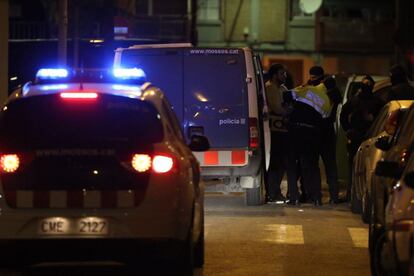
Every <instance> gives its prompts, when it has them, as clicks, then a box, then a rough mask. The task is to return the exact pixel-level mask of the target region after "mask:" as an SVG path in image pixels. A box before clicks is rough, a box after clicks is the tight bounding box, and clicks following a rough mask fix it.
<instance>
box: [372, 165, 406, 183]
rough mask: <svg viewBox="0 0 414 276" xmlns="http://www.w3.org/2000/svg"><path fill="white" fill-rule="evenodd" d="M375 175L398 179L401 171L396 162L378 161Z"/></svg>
mask: <svg viewBox="0 0 414 276" xmlns="http://www.w3.org/2000/svg"><path fill="white" fill-rule="evenodd" d="M375 174H376V175H378V176H383V177H390V178H394V179H400V178H401V175H402V170H401V167H400V165H399V164H398V162H391V161H378V163H377V166H376V167H375Z"/></svg>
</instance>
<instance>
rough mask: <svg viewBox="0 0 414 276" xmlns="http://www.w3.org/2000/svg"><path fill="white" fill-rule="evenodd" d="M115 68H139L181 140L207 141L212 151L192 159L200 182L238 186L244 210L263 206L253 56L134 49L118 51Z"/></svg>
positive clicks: (266, 141)
mask: <svg viewBox="0 0 414 276" xmlns="http://www.w3.org/2000/svg"><path fill="white" fill-rule="evenodd" d="M114 66H115V67H140V68H143V69H144V71H145V73H146V74H147V78H148V80H150V81H151V82H154V83H156V84H157V85H158V86H159V87H160V88H161V89H162V90H163V91H165V93H166V95H167V96H168V98H169V99H170V101H171V104H172V106H173V109H174V111H175V113H176V115H177V117H178V119H179V121H180V123H181V126H182V128H183V131H184V133H185V136H186V137H187V138H189V137H190V136H191V135H192V134H193V133H202V134H204V135H206V136H207V137H208V138H209V141H210V144H211V149H210V150H209V151H207V152H203V153H195V156H196V157H197V159H198V160H199V162H200V165H201V167H202V171H201V173H202V177H203V178H204V179H220V180H222V181H224V182H225V183H238V184H239V185H240V186H241V187H242V188H245V190H246V193H245V194H246V203H247V205H259V204H262V203H263V202H264V187H265V177H264V175H265V173H266V168H267V167H268V164H269V160H270V129H269V119H268V114H267V104H266V96H265V90H264V83H263V70H262V68H261V63H260V59H259V56H258V55H256V54H254V53H253V52H252V51H251V50H250V49H248V48H231V49H229V48H199V47H192V46H191V45H190V44H156V45H136V46H131V47H129V48H119V49H117V50H116V52H115V58H114ZM240 186H239V187H240Z"/></svg>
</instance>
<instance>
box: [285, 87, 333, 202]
mask: <svg viewBox="0 0 414 276" xmlns="http://www.w3.org/2000/svg"><path fill="white" fill-rule="evenodd" d="M330 88H331V87H328V89H330ZM286 100H287V101H289V100H291V101H293V110H292V113H291V114H290V115H289V132H288V133H289V139H291V141H293V143H291V145H292V146H291V147H290V149H289V152H290V154H289V158H288V160H289V167H293V166H295V165H296V162H297V160H299V164H300V173H301V174H302V176H303V178H304V185H305V189H306V191H307V192H309V195H310V197H311V199H312V200H313V203H314V205H315V206H321V205H322V193H321V177H320V171H319V145H320V130H321V125H322V120H323V118H326V117H327V116H328V115H329V111H330V109H331V102H330V100H329V97H328V95H327V87H325V85H324V84H323V83H322V84H319V85H317V86H313V85H309V84H307V85H304V86H300V87H297V88H295V89H293V90H292V91H289V92H287V93H286ZM288 186H289V201H288V204H290V205H299V192H298V187H297V175H295V173H294V170H290V171H288Z"/></svg>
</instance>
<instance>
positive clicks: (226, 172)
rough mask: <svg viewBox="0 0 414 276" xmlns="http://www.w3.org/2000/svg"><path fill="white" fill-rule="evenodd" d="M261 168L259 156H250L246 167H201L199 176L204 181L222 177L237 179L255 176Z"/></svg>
mask: <svg viewBox="0 0 414 276" xmlns="http://www.w3.org/2000/svg"><path fill="white" fill-rule="evenodd" d="M260 166H261V157H260V155H256V156H251V157H249V159H248V163H247V165H246V166H242V167H237V166H222V167H219V166H217V167H213V166H202V167H201V176H202V177H203V178H204V179H209V178H223V177H239V176H255V175H257V174H258V173H259V169H260Z"/></svg>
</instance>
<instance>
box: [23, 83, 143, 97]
mask: <svg viewBox="0 0 414 276" xmlns="http://www.w3.org/2000/svg"><path fill="white" fill-rule="evenodd" d="M61 92H97V93H101V94H112V95H116V96H123V97H128V98H139V97H140V96H141V94H142V86H141V85H131V84H119V83H88V82H82V83H76V82H75V83H46V84H35V85H30V84H29V85H25V86H24V87H23V91H22V96H23V97H30V96H41V95H49V94H57V93H61Z"/></svg>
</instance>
